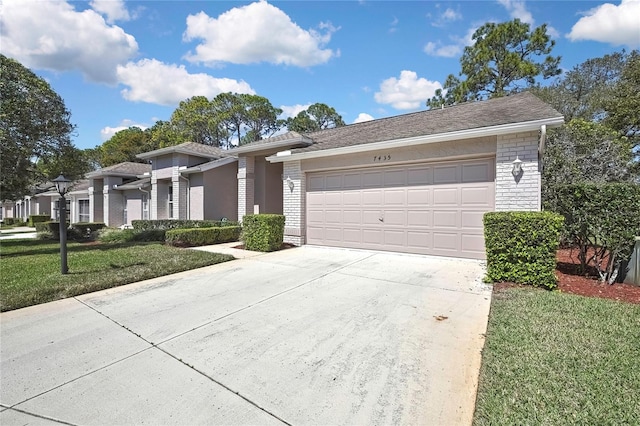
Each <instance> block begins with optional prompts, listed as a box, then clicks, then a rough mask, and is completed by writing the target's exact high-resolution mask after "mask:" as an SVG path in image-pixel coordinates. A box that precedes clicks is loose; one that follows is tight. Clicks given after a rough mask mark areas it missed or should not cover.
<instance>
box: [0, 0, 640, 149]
mask: <svg viewBox="0 0 640 426" xmlns="http://www.w3.org/2000/svg"><path fill="white" fill-rule="evenodd" d="M513 18H519V19H520V20H521V21H523V22H526V23H529V24H530V25H531V26H532V28H535V27H537V26H539V25H542V24H547V26H548V27H547V32H548V33H549V34H550V35H551V36H552V38H553V39H554V40H555V41H556V46H555V47H554V49H553V52H552V54H553V55H559V56H561V57H562V60H561V67H562V69H563V70H570V69H571V68H573V67H574V66H576V65H578V64H580V63H582V62H584V61H585V60H587V59H589V58H594V57H601V56H604V55H605V54H608V53H613V52H617V51H621V50H622V49H626V50H627V51H629V50H631V49H637V48H640V0H622V1H615V2H612V3H606V2H603V1H566V0H555V1H524V0H491V1H490V0H486V1H470V0H467V1H451V2H447V1H375V0H362V1H356V0H353V1H350V0H344V1H268V2H267V1H260V0H258V1H253V2H250V1H248V2H245V1H178V0H144V1H123V0H91V1H65V0H59V1H57V0H2V1H1V2H0V19H1V26H0V52H1V53H2V54H4V55H6V56H8V57H11V58H13V59H16V60H17V61H19V62H20V63H22V64H23V65H24V66H26V67H28V68H30V69H31V70H32V71H34V72H35V73H36V74H37V75H39V76H40V77H42V78H44V79H45V80H46V81H47V82H49V84H50V85H51V87H52V88H53V90H55V91H56V92H57V93H58V94H59V95H60V96H61V97H62V98H63V100H64V102H65V104H66V106H67V108H68V109H69V110H70V111H71V121H72V123H73V124H75V125H76V131H75V133H74V135H73V137H72V140H73V143H74V144H75V145H76V146H77V147H78V148H81V149H84V148H93V147H95V146H97V145H100V144H102V143H103V142H104V141H106V140H108V139H109V138H110V137H111V136H112V135H113V134H114V133H115V132H116V131H118V130H121V129H124V128H127V127H129V126H139V127H141V128H143V129H144V128H147V127H150V126H152V125H153V124H154V123H155V122H156V121H157V120H168V119H169V118H170V117H171V113H172V112H173V111H174V110H175V108H176V107H177V106H178V104H179V103H180V101H182V100H185V99H187V98H189V97H192V96H200V95H203V96H207V97H208V98H210V99H211V98H213V97H215V96H216V95H218V94H219V93H222V92H236V93H251V94H257V95H260V96H264V97H266V98H268V99H269V100H270V101H271V103H272V104H273V105H274V106H276V107H278V108H281V109H282V110H283V115H282V117H281V118H286V117H289V116H293V115H296V114H297V113H298V112H299V111H301V110H303V109H305V108H306V107H308V106H309V105H311V104H313V103H316V102H321V103H325V104H327V105H329V106H332V107H333V108H335V109H336V111H338V113H339V114H340V115H342V117H343V119H344V121H345V122H346V123H348V124H350V123H355V122H360V121H366V120H371V119H376V118H382V117H389V116H393V115H399V114H403V113H408V112H414V111H418V110H424V109H426V107H425V101H426V100H427V99H429V98H430V97H432V96H433V95H434V92H435V90H437V89H438V88H441V87H442V84H443V83H444V81H445V80H446V78H447V75H449V74H457V73H458V72H459V71H460V56H461V54H462V52H463V49H464V47H465V46H468V45H472V44H473V41H472V35H473V33H474V31H475V30H476V29H477V28H478V27H480V26H482V25H483V24H485V23H487V22H496V23H497V22H505V21H509V20H511V19H513ZM545 84H546V83H545Z"/></svg>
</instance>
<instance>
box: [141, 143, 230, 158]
mask: <svg viewBox="0 0 640 426" xmlns="http://www.w3.org/2000/svg"><path fill="white" fill-rule="evenodd" d="M169 154H185V155H192V156H194V157H200V158H209V159H214V158H219V157H220V155H219V154H205V153H203V152H196V151H193V150H191V149H188V148H185V147H181V146H180V145H176V146H168V147H166V148H160V149H156V150H155V151H149V152H143V153H141V154H137V155H136V158H141V159H143V160H150V159H152V158H155V157H160V156H161V155H169Z"/></svg>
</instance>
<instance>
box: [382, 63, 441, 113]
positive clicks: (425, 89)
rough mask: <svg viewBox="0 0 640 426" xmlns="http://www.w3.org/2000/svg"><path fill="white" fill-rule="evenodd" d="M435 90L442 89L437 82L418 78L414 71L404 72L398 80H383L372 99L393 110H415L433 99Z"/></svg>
mask: <svg viewBox="0 0 640 426" xmlns="http://www.w3.org/2000/svg"><path fill="white" fill-rule="evenodd" d="M437 89H442V85H441V84H440V83H439V82H437V81H429V80H427V79H426V78H418V75H417V74H416V73H415V72H414V71H407V70H404V71H402V72H401V73H400V78H399V79H397V78H395V77H391V78H388V79H386V80H384V81H383V82H382V83H381V84H380V91H379V92H376V93H375V94H374V98H375V100H376V102H378V103H379V104H390V105H391V106H392V107H394V108H395V109H416V108H419V107H420V106H421V105H422V104H423V103H424V102H425V101H426V100H427V99H429V98H431V97H433V96H434V95H435V92H436V90H437Z"/></svg>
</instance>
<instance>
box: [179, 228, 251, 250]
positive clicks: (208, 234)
mask: <svg viewBox="0 0 640 426" xmlns="http://www.w3.org/2000/svg"><path fill="white" fill-rule="evenodd" d="M241 229H242V228H241V227H239V226H224V227H219V226H218V227H211V228H192V229H170V230H168V231H167V236H166V242H167V243H168V244H171V245H173V246H178V247H197V246H207V245H211V244H220V243H228V242H231V241H238V238H239V237H240V231H241Z"/></svg>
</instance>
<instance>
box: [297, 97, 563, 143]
mask: <svg viewBox="0 0 640 426" xmlns="http://www.w3.org/2000/svg"><path fill="white" fill-rule="evenodd" d="M559 117H562V114H560V113H559V112H558V111H556V110H555V109H553V108H552V107H551V106H549V105H547V104H546V103H544V102H543V101H542V100H540V99H539V98H538V97H536V96H535V95H533V94H531V93H528V92H523V93H518V94H514V95H511V96H507V97H504V98H497V99H491V100H488V101H479V102H467V103H463V104H459V105H455V106H451V107H447V108H444V109H435V110H429V111H421V112H415V113H411V114H403V115H398V116H395V117H389V118H381V119H378V120H372V121H366V122H364V123H357V124H350V125H348V126H343V127H336V128H333V129H326V130H321V131H318V132H314V133H309V134H306V136H308V137H309V138H311V139H312V140H313V142H314V143H313V145H310V146H307V147H303V148H297V149H293V150H291V151H292V153H301V152H311V151H319V150H325V149H332V148H341V147H346V146H354V145H362V144H367V143H372V142H381V141H387V140H394V139H404V138H411V137H416V136H428V135H436V134H441V133H449V132H455V131H462V130H470V129H478V128H482V127H492V126H499V125H503V124H513V123H522V122H527V121H535V120H543V119H551V118H559Z"/></svg>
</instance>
